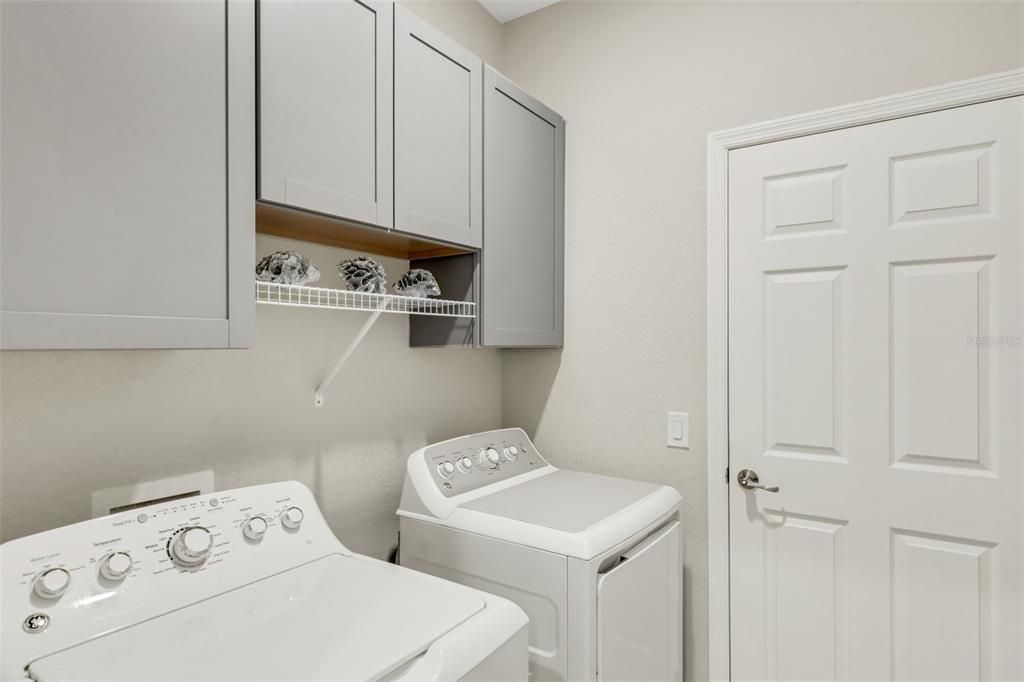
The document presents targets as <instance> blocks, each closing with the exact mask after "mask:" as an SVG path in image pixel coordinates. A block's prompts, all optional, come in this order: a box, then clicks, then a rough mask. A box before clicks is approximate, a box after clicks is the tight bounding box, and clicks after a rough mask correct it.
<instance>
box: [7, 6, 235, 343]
mask: <svg viewBox="0 0 1024 682" xmlns="http://www.w3.org/2000/svg"><path fill="white" fill-rule="evenodd" d="M0 11H2V13H3V16H2V50H3V54H2V58H3V65H4V73H3V84H2V88H3V120H2V128H3V131H2V134H3V142H4V146H3V155H2V173H3V180H4V183H3V191H2V202H3V209H2V210H3V216H2V220H3V232H2V236H0V268H2V274H0V283H2V289H0V291H2V295H0V309H2V313H0V328H2V332H0V345H2V347H3V348H188V347H203V348H222V347H229V346H246V345H249V344H251V341H252V337H253V333H254V304H253V283H252V282H253V258H254V254H253V240H254V234H253V226H254V202H253V199H254V189H255V187H254V183H255V177H254V176H255V172H254V168H255V158H254V157H255V149H254V148H255V144H254V143H255V129H254V125H253V118H254V107H253V103H254V100H255V87H254V86H255V75H254V64H255V7H254V5H253V4H252V3H251V2H244V1H242V0H230V1H229V2H226V3H225V2H179V1H177V0H151V1H148V2H64V1H61V0H54V1H50V0H11V1H7V2H3V3H0ZM229 169H230V172H229Z"/></svg>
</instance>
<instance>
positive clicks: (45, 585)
mask: <svg viewBox="0 0 1024 682" xmlns="http://www.w3.org/2000/svg"><path fill="white" fill-rule="evenodd" d="M70 584H71V574H70V573H69V572H68V570H67V569H66V568H51V569H48V570H46V571H43V572H42V573H40V574H39V577H38V578H36V582H35V584H34V585H33V586H32V591H33V592H35V593H36V596H37V597H41V598H42V599H60V596H61V595H62V594H64V593H65V592H67V590H68V586H69V585H70Z"/></svg>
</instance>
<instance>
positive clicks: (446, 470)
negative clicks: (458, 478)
mask: <svg viewBox="0 0 1024 682" xmlns="http://www.w3.org/2000/svg"><path fill="white" fill-rule="evenodd" d="M437 473H439V474H441V476H443V477H444V478H451V477H452V476H454V475H455V465H454V464H452V463H451V462H450V461H448V460H445V461H443V462H441V463H440V464H438V465H437Z"/></svg>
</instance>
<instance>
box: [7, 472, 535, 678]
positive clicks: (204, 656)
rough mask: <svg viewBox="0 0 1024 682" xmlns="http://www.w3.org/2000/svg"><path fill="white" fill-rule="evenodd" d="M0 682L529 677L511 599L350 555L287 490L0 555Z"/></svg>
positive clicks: (196, 506)
mask: <svg viewBox="0 0 1024 682" xmlns="http://www.w3.org/2000/svg"><path fill="white" fill-rule="evenodd" d="M0 598H2V600H0V615H2V623H0V637H2V641H3V651H2V654H3V656H2V660H0V679H4V680H15V679H17V680H20V679H33V680H39V681H45V680H134V681H139V682H142V681H149V682H155V681H157V680H161V681H165V682H166V681H169V680H177V681H179V682H194V681H197V680H205V681H209V682H216V681H223V682H226V681H228V680H257V679H258V680H282V681H284V680H288V681H290V682H303V681H304V680H325V679H331V680H426V679H432V680H464V681H471V680H472V681H479V682H483V681H484V680H516V681H519V682H526V680H527V630H526V628H527V619H526V615H525V614H524V613H523V611H522V610H521V609H519V608H518V607H516V606H515V605H514V604H512V603H511V602H509V601H507V600H505V599H501V598H500V597H496V596H494V595H490V594H487V593H484V592H480V591H478V590H474V589H470V588H468V587H464V586H462V585H455V584H453V583H450V582H445V581H442V580H438V579H437V578H435V577H433V576H429V575H425V574H423V573H417V572H415V571H410V570H407V569H404V568H401V567H399V566H395V565H393V564H388V563H384V562H382V561H377V560H376V559H371V558H369V557H365V556H360V555H358V554H354V553H352V552H351V551H349V550H348V549H347V548H345V546H344V545H342V544H341V543H340V542H338V540H337V538H335V537H334V535H333V533H331V530H330V529H329V528H328V526H327V523H326V522H325V521H324V518H323V516H321V514H320V510H319V509H318V507H317V504H316V501H315V500H314V499H313V495H312V493H310V491H309V490H308V489H307V488H306V487H305V486H303V485H302V484H300V483H296V482H286V483H274V484H270V485H262V486H255V487H251V488H240V489H237V490H228V491H224V492H219V493H213V494H205V495H200V496H197V497H190V498H186V499H182V500H175V501H171V502H166V503H163V504H156V505H152V506H149V507H146V508H145V509H136V510H132V511H126V512H122V513H119V514H113V515H110V516H104V517H102V518H97V519H92V520H90V521H84V522H82V523H78V524H75V525H72V526H67V527H64V528H58V529H56V530H51V531H47V532H45V533H39V534H38V535H31V536H28V537H24V538H20V539H17V540H13V541H11V542H8V543H6V544H4V545H2V546H0Z"/></svg>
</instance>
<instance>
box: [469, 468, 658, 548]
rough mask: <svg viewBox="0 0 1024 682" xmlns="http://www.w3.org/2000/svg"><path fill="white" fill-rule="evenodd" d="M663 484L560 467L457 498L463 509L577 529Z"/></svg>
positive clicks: (654, 490)
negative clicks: (465, 499)
mask: <svg viewBox="0 0 1024 682" xmlns="http://www.w3.org/2000/svg"><path fill="white" fill-rule="evenodd" d="M662 488H664V486H661V485H657V484H655V483H644V482H642V481H631V480H626V479H622V478H612V477H609V476H601V475H598V474H588V473H584V472H582V471H566V470H564V469H559V470H556V471H554V472H552V473H551V474H549V475H547V476H541V477H539V478H534V479H532V480H528V481H525V482H523V483H520V484H518V485H513V486H511V487H508V488H504V489H502V490H499V491H497V492H494V493H492V494H490V495H485V496H483V497H478V498H476V499H473V500H470V501H468V502H465V503H463V504H461V505H460V506H461V507H462V508H464V509H471V510H473V511H477V512H482V513H484V514H491V515H493V516H501V517H505V518H510V519H515V520H516V521H522V522H524V523H529V524H533V525H537V526H543V527H546V528H553V529H555V530H559V531H564V532H566V533H579V532H581V531H584V530H586V529H587V528H590V527H592V526H594V525H596V524H598V523H601V522H602V521H604V520H606V519H608V518H610V517H611V516H614V515H615V514H618V513H619V512H621V511H623V510H624V509H626V508H627V507H629V506H631V505H633V504H635V503H637V502H640V501H641V500H643V499H645V498H647V497H649V496H651V495H653V494H655V493H657V492H658V491H659V490H661V489H662Z"/></svg>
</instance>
